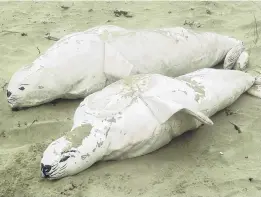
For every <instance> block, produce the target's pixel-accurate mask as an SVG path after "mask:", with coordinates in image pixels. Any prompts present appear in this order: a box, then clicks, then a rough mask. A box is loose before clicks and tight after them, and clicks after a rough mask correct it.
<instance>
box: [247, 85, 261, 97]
mask: <svg viewBox="0 0 261 197" xmlns="http://www.w3.org/2000/svg"><path fill="white" fill-rule="evenodd" d="M247 93H248V94H250V95H252V96H255V97H258V98H261V85H253V86H252V87H251V88H250V89H249V90H248V91H247Z"/></svg>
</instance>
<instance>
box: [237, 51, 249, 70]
mask: <svg viewBox="0 0 261 197" xmlns="http://www.w3.org/2000/svg"><path fill="white" fill-rule="evenodd" d="M248 59H249V55H248V52H246V51H243V52H242V53H241V55H240V56H239V58H238V59H237V62H236V65H235V67H234V69H235V70H241V71H243V70H245V69H246V68H247V64H248Z"/></svg>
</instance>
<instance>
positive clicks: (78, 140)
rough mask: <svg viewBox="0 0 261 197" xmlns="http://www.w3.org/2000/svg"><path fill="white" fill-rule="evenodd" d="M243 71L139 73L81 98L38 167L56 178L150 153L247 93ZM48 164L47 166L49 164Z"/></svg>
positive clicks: (248, 84)
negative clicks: (71, 118) (172, 75)
mask: <svg viewBox="0 0 261 197" xmlns="http://www.w3.org/2000/svg"><path fill="white" fill-rule="evenodd" d="M254 81H255V78H254V77H252V76H251V75H250V74H248V73H244V72H241V71H232V70H219V69H211V68H205V69H201V70H198V71H195V72H192V73H189V74H186V75H183V76H180V77H177V78H174V79H173V78H170V77H167V76H163V75H160V74H140V75H133V76H130V77H126V78H125V79H122V80H119V81H117V82H115V83H113V84H111V85H109V86H107V87H105V88H104V89H103V90H101V91H98V92H96V93H93V94H91V95H89V96H87V97H86V98H85V99H84V101H82V102H81V104H80V106H79V107H78V108H77V110H76V112H75V115H74V125H73V128H72V130H71V131H70V132H68V133H67V134H66V135H64V136H63V137H61V138H59V139H57V140H55V141H53V142H52V143H51V144H50V145H49V146H48V147H47V149H46V150H45V152H44V154H43V158H42V161H41V166H42V167H41V171H42V175H43V177H45V178H49V179H59V178H61V177H64V176H69V175H74V174H76V173H79V172H81V171H83V170H85V169H87V168H89V167H90V166H91V165H93V164H94V163H95V162H97V161H101V160H119V159H126V158H133V157H137V156H141V155H145V154H148V153H151V152H153V151H155V150H157V149H159V148H161V147H163V146H164V145H166V144H168V143H169V142H170V141H171V140H172V139H173V138H174V137H176V136H178V135H181V134H182V133H184V132H186V131H188V130H192V129H196V128H198V127H199V126H200V125H202V124H209V125H211V124H213V122H212V121H211V120H210V119H209V117H211V116H212V115H214V114H215V113H217V112H218V111H220V110H222V109H224V108H226V107H227V106H229V105H231V104H232V103H233V102H235V100H237V98H238V97H239V96H240V95H241V94H243V93H244V92H245V91H247V90H248V89H249V88H250V87H251V86H252V85H253V84H254ZM50 166H51V167H50Z"/></svg>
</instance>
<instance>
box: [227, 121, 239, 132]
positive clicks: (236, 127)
mask: <svg viewBox="0 0 261 197" xmlns="http://www.w3.org/2000/svg"><path fill="white" fill-rule="evenodd" d="M229 123H230V124H232V125H234V128H235V130H237V132H238V133H242V131H241V129H240V128H239V127H238V126H237V125H236V124H234V123H233V122H230V121H229Z"/></svg>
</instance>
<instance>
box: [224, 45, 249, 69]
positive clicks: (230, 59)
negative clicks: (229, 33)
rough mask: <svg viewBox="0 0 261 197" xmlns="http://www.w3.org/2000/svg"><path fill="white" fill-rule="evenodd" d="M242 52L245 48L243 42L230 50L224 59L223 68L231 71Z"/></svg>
mask: <svg viewBox="0 0 261 197" xmlns="http://www.w3.org/2000/svg"><path fill="white" fill-rule="evenodd" d="M244 50H245V47H244V45H243V42H240V43H238V44H237V45H236V46H235V47H233V48H232V49H230V51H229V52H228V53H227V55H226V57H225V60H224V65H223V68H224V69H228V70H230V69H233V68H234V66H235V64H236V62H237V60H238V58H239V56H240V55H241V53H242V52H243V51H244Z"/></svg>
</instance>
